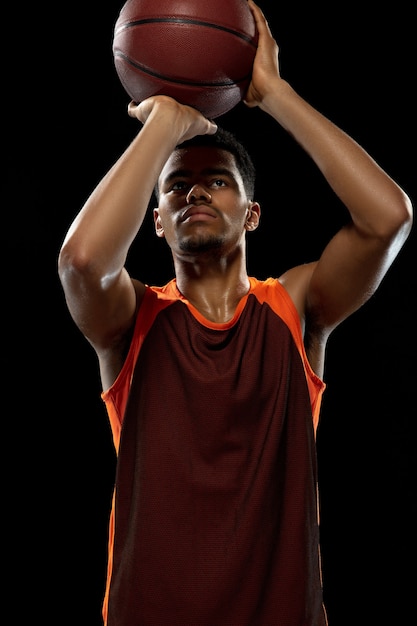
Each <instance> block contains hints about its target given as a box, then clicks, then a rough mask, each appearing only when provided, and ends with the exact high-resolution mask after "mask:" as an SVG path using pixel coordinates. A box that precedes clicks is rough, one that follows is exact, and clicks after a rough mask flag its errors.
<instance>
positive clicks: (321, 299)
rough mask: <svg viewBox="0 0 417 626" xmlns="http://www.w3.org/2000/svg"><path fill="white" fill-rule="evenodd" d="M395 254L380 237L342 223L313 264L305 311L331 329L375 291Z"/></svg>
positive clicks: (317, 321)
mask: <svg viewBox="0 0 417 626" xmlns="http://www.w3.org/2000/svg"><path fill="white" fill-rule="evenodd" d="M395 255H396V251H395V250H394V248H393V247H392V248H391V247H390V245H389V243H388V242H387V241H386V240H384V239H382V238H381V239H378V238H376V237H371V236H367V235H365V234H363V233H361V232H360V231H358V230H357V229H355V227H354V226H353V224H348V225H346V226H344V227H343V228H342V229H341V230H340V231H339V232H338V233H336V235H335V236H334V237H333V238H332V239H331V241H330V242H329V243H328V244H327V246H326V248H325V249H324V251H323V253H322V255H321V257H320V259H319V261H318V262H317V264H316V265H315V268H314V271H313V273H312V275H311V280H310V282H309V286H308V290H307V293H306V314H307V315H308V316H311V318H312V319H314V321H315V324H317V325H318V326H319V327H321V328H322V329H328V330H332V329H333V328H335V327H336V326H337V325H338V324H340V323H341V322H342V321H343V320H345V319H346V318H347V317H348V316H349V315H351V314H352V313H354V312H355V311H356V310H358V309H359V308H360V307H361V306H362V305H363V304H365V302H367V300H369V298H370V297H371V296H372V295H373V294H374V293H375V291H376V289H377V288H378V286H379V284H380V283H381V280H382V279H383V277H384V276H385V274H386V272H387V271H388V269H389V267H390V265H391V264H392V262H393V260H394V258H395Z"/></svg>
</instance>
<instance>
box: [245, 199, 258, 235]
mask: <svg viewBox="0 0 417 626" xmlns="http://www.w3.org/2000/svg"><path fill="white" fill-rule="evenodd" d="M260 217H261V206H260V204H259V203H258V202H251V203H250V205H249V206H248V208H247V210H246V221H245V228H246V230H256V229H257V228H258V226H259V220H260Z"/></svg>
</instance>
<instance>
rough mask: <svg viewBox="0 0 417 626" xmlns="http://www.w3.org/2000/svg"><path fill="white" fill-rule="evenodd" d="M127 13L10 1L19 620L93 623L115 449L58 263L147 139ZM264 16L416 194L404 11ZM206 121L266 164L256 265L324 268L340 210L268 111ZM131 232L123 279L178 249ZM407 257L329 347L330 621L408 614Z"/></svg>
mask: <svg viewBox="0 0 417 626" xmlns="http://www.w3.org/2000/svg"><path fill="white" fill-rule="evenodd" d="M225 1H227V0H225ZM121 5H122V3H121V2H116V1H114V0H111V1H110V0H108V1H107V2H106V3H103V2H99V1H98V0H89V1H88V2H79V1H76V2H72V3H70V4H68V5H67V6H65V5H59V6H58V5H56V6H54V5H50V6H48V7H45V6H42V7H39V6H34V5H33V4H30V5H28V6H24V5H23V6H22V5H21V4H20V5H18V6H16V7H14V9H13V15H10V16H9V15H6V18H5V19H4V28H5V30H6V31H7V36H8V42H9V43H8V45H7V50H6V54H5V58H4V69H5V77H6V81H7V84H6V87H7V96H3V103H4V104H5V113H4V117H3V138H4V142H3V145H4V147H5V150H4V161H5V162H6V169H5V173H6V175H5V193H4V196H3V227H2V246H1V249H2V253H3V255H4V260H3V264H2V270H3V271H2V281H3V307H2V309H3V320H4V322H3V336H4V341H3V344H4V346H5V349H3V350H2V360H3V372H4V373H3V380H4V375H5V376H6V378H5V384H4V386H3V389H4V396H5V397H4V402H3V416H4V422H5V425H6V428H5V437H4V449H5V451H7V453H6V454H5V455H4V458H5V460H7V461H6V463H5V464H4V474H3V485H4V495H3V503H4V511H5V513H4V521H5V528H6V529H7V530H5V533H6V534H5V536H4V539H3V542H4V544H5V547H6V548H7V550H5V553H6V554H7V555H9V554H10V555H11V558H10V562H9V560H7V561H5V566H6V568H7V573H8V576H7V579H8V583H7V585H8V587H10V593H7V594H6V600H5V602H6V603H10V605H11V607H10V608H11V611H12V613H11V615H13V619H11V622H12V623H16V624H18V623H24V621H23V620H24V616H26V615H27V613H28V612H30V613H32V615H33V616H34V617H36V619H38V620H39V621H40V623H42V624H53V625H54V626H55V625H57V624H62V625H64V624H71V625H75V624H76V625H77V626H96V625H97V626H98V625H99V624H100V608H101V597H102V593H103V585H104V578H105V560H106V541H107V517H108V512H109V506H110V498H111V489H112V481H113V475H114V461H115V458H114V450H113V447H112V441H111V435H110V430H109V426H108V423H107V418H106V415H105V412H104V407H103V405H102V403H101V400H100V384H99V378H98V369H97V363H96V359H95V356H94V354H93V352H92V349H91V348H90V346H89V345H88V344H87V342H86V341H85V340H84V338H83V337H81V335H80V333H79V331H78V330H77V329H76V328H75V326H74V324H73V322H72V320H71V319H70V317H69V314H68V312H67V310H66V306H65V303H64V299H63V294H62V291H61V287H60V284H59V282H58V277H57V272H56V260H57V254H58V250H59V247H60V244H61V242H62V239H63V237H64V234H65V232H66V230H67V228H68V226H69V224H70V222H71V221H72V219H73V218H74V216H75V215H76V213H77V212H78V210H79V209H80V208H81V206H82V204H83V202H84V201H85V199H86V198H87V196H88V194H89V193H90V192H91V191H92V189H93V188H94V186H95V185H96V184H97V183H98V181H99V180H100V178H101V177H102V175H103V174H104V173H105V171H106V170H107V169H108V168H109V167H110V166H111V164H112V163H113V162H114V161H115V159H116V158H117V157H118V156H119V154H120V153H121V152H122V150H123V149H124V148H125V147H126V145H127V144H128V142H130V140H131V139H132V138H133V136H134V134H135V132H136V131H137V129H138V124H137V122H135V121H133V120H131V119H130V118H128V116H127V113H126V108H127V103H128V98H127V96H126V94H125V93H124V91H123V89H122V87H121V85H120V84H119V82H118V79H117V77H116V73H115V70H114V67H113V60H112V54H111V40H112V31H113V25H114V22H115V20H116V17H117V14H118V12H119V10H120V8H121ZM259 5H260V6H261V7H262V8H263V10H264V11H265V14H266V16H267V18H268V19H269V21H270V25H271V28H272V31H273V33H274V35H275V37H276V39H277V41H278V43H279V45H280V49H281V52H280V60H281V70H282V75H283V77H284V78H286V79H287V80H289V81H290V82H291V83H292V85H293V86H294V87H295V89H296V90H298V92H299V93H300V94H301V95H302V96H304V97H305V98H306V99H307V100H309V101H310V102H311V104H313V105H314V106H316V107H317V108H318V109H319V110H321V111H322V112H323V113H324V114H325V115H327V116H328V117H330V118H331V119H332V120H333V121H335V122H336V123H337V124H338V125H340V126H341V127H342V128H344V129H345V130H346V131H347V132H348V133H349V134H351V135H352V136H353V137H354V138H356V139H357V140H358V141H359V142H360V143H361V144H362V145H363V146H364V147H365V148H366V149H367V150H368V151H369V152H370V154H371V155H372V156H373V157H374V158H375V159H376V160H377V161H378V162H379V163H380V164H381V166H382V167H384V168H385V169H386V170H387V171H388V172H389V173H390V174H391V175H392V176H393V177H394V178H395V179H396V180H397V181H398V182H399V183H400V184H401V185H402V186H403V187H404V188H405V190H406V191H407V192H408V193H409V194H410V196H411V197H412V199H413V201H414V202H415V201H416V157H415V145H416V136H415V107H416V98H415V65H416V54H415V33H414V28H412V26H411V24H412V23H413V18H412V15H411V5H409V4H406V3H405V2H402V1H400V2H397V3H394V4H392V5H391V6H389V7H386V8H382V5H375V7H376V8H374V5H373V4H371V3H366V2H362V3H361V4H358V6H355V5H352V3H349V4H347V3H345V4H338V5H335V6H332V5H328V4H327V3H326V5H325V4H324V3H314V5H313V3H308V6H307V7H305V6H302V5H301V6H300V3H293V2H284V3H277V2H275V1H274V2H272V1H268V0H264V1H261V0H259ZM329 6H330V8H329ZM8 11H10V9H8ZM3 76H4V75H3ZM217 121H218V122H219V123H220V124H222V125H223V126H225V127H227V128H229V129H231V130H234V131H235V132H236V133H237V134H238V136H239V137H240V138H241V139H242V140H243V141H244V142H245V143H246V144H247V146H248V147H249V148H250V150H251V152H252V154H253V157H254V160H255V163H256V165H257V167H258V186H257V196H258V200H259V201H260V202H261V204H262V208H263V214H262V222H261V227H260V229H259V230H258V231H257V232H256V233H253V234H251V235H250V237H249V250H248V263H249V271H250V273H251V274H254V275H257V276H258V277H259V278H265V277H267V276H269V275H274V276H276V275H279V274H280V273H281V272H282V271H283V270H285V269H286V268H288V267H290V266H292V265H294V264H296V263H302V262H305V261H309V260H312V259H314V258H316V257H317V255H318V254H319V253H320V251H321V249H322V247H323V246H324V244H325V243H326V241H327V240H328V238H329V237H330V236H331V235H332V233H333V232H334V230H335V229H336V228H338V226H339V225H340V224H341V223H342V221H343V220H344V218H345V212H344V209H343V207H341V206H340V204H339V202H338V200H337V199H336V198H335V197H334V195H333V194H332V192H331V191H330V190H329V189H328V187H327V185H326V184H325V182H324V180H323V179H322V177H321V175H320V174H319V173H318V171H317V169H316V168H315V166H314V165H312V163H311V162H310V160H309V158H308V157H307V156H306V155H305V154H304V153H303V152H302V151H301V150H300V149H299V147H298V146H297V145H295V144H294V142H293V140H292V139H291V138H289V137H288V136H287V135H286V133H285V132H284V131H282V129H281V128H280V127H279V126H278V125H277V124H276V123H275V122H273V121H272V120H271V119H269V118H267V117H266V115H265V114H263V113H262V112H261V111H258V110H248V109H246V107H245V106H244V105H243V104H240V105H238V106H237V107H236V108H235V109H234V110H233V111H232V112H230V113H228V114H227V115H225V116H223V117H222V118H219V119H218V120H217ZM139 237H140V238H141V244H142V245H141V249H142V252H141V253H139V252H137V251H132V254H131V256H130V258H129V266H130V269H131V271H132V273H134V274H135V275H136V276H138V277H139V278H142V279H143V280H146V282H149V283H161V282H163V281H166V280H167V279H169V278H170V277H171V275H172V267H171V261H170V256H169V254H168V252H167V250H166V248H165V247H164V246H163V245H161V244H162V242H160V241H158V240H157V239H156V237H155V236H154V235H153V232H152V226H151V224H150V221H149V220H148V221H147V222H145V225H144V228H143V231H142V232H141V234H140V235H139ZM149 255H152V259H153V260H152V264H151V266H150V267H149V269H148V270H147V273H146V275H145V273H144V274H143V275H141V274H140V272H141V271H142V270H141V268H142V261H143V260H145V259H146V258H148V257H149ZM416 256H417V255H416V235H415V229H414V230H413V233H412V235H411V237H410V239H409V240H408V242H407V244H406V245H405V247H404V249H403V250H402V251H401V253H400V255H399V256H398V258H397V260H396V261H395V263H394V265H393V267H392V268H391V269H390V271H389V273H388V275H387V276H386V278H385V279H384V281H383V284H382V285H381V287H380V289H379V291H378V293H377V294H376V295H375V296H374V297H373V298H372V299H371V300H370V301H369V302H368V303H367V304H366V305H365V306H364V307H363V308H362V309H361V310H360V311H358V312H357V313H356V314H354V315H353V316H352V317H351V318H350V319H349V320H347V321H346V322H345V323H344V324H343V325H342V326H340V327H339V328H338V329H337V330H336V331H335V332H334V334H333V336H332V337H331V339H330V341H329V346H328V359H327V367H326V376H325V378H326V382H327V385H328V388H327V391H326V393H325V397H324V406H323V412H322V419H321V424H320V428H319V433H318V454H319V470H320V483H321V490H320V493H321V509H322V511H321V516H322V520H321V521H322V524H321V527H322V551H323V577H324V590H325V599H326V603H327V608H328V614H329V623H330V626H347V625H349V626H351V625H352V624H355V626H365V625H366V626H369V625H373V624H379V623H387V624H388V623H389V624H392V625H393V626H397V624H398V625H400V624H408V623H409V620H410V618H411V615H413V603H414V589H412V577H411V576H410V571H412V570H413V567H414V560H413V559H412V558H411V557H412V548H413V545H414V526H415V523H416V510H415V484H416V483H415V474H414V461H415V427H414V422H415V414H416V408H415V402H414V392H415V387H416V361H415V335H416V333H415V320H416ZM6 407H7V408H6ZM213 626H217V625H213ZM233 626H240V625H233ZM277 626H279V625H277Z"/></svg>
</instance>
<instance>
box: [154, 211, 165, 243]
mask: <svg viewBox="0 0 417 626" xmlns="http://www.w3.org/2000/svg"><path fill="white" fill-rule="evenodd" d="M153 221H154V224H155V232H156V236H157V237H165V233H164V229H163V226H162V223H161V217H160V215H159V209H158V207H156V208H155V209H154V210H153Z"/></svg>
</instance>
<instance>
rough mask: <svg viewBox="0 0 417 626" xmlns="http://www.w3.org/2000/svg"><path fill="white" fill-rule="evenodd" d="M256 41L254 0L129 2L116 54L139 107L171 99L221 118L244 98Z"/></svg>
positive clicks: (120, 25)
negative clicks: (154, 98)
mask: <svg viewBox="0 0 417 626" xmlns="http://www.w3.org/2000/svg"><path fill="white" fill-rule="evenodd" d="M257 42H258V36H257V30H256V25H255V20H254V18H253V15H252V12H251V10H250V8H249V6H248V3H247V0H127V2H126V3H125V4H124V5H123V6H122V9H121V11H120V13H119V16H118V18H117V21H116V23H115V26H114V34H113V45H112V50H113V58H114V64H115V68H116V72H117V75H118V78H119V80H120V82H121V84H122V86H123V88H124V90H125V91H126V92H127V94H128V95H129V97H130V98H131V99H132V100H133V101H134V102H136V103H138V104H139V103H140V102H142V100H145V99H146V98H148V97H150V96H154V95H166V96H171V97H172V98H175V99H176V100H178V101H179V102H181V103H182V104H187V105H189V106H192V107H195V108H196V109H198V110H199V111H201V113H203V115H205V116H206V117H208V118H209V119H214V118H216V117H219V116H220V115H223V114H225V113H227V112H228V111H230V110H231V109H232V108H233V107H235V106H236V105H237V104H238V103H239V102H240V101H241V100H242V98H243V97H244V95H245V93H246V90H247V88H248V86H249V83H250V79H251V74H252V65H253V60H254V58H255V53H256V47H257Z"/></svg>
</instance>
